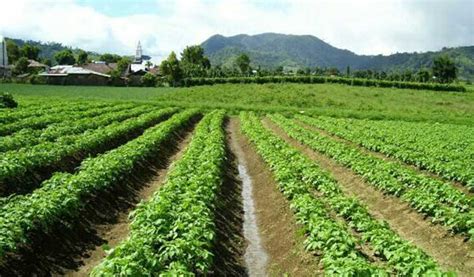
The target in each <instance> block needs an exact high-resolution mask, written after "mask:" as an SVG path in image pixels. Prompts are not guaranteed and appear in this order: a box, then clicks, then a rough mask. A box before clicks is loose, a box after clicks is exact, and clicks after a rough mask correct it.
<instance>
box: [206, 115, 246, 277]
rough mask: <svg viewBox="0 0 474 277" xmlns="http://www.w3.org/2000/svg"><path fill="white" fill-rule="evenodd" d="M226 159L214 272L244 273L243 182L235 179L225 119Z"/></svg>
mask: <svg viewBox="0 0 474 277" xmlns="http://www.w3.org/2000/svg"><path fill="white" fill-rule="evenodd" d="M226 131H227V132H226V140H227V141H226V153H227V157H226V163H225V165H224V168H225V172H224V181H223V183H222V186H221V188H220V190H219V192H218V195H217V203H216V211H215V224H216V241H215V247H214V255H215V258H214V267H213V269H212V274H211V275H214V276H247V272H246V268H245V261H244V253H245V247H246V242H245V238H244V234H243V229H242V228H243V217H244V210H243V206H242V183H241V182H240V180H239V179H238V172H237V160H236V157H235V155H234V152H233V151H232V147H231V145H230V143H231V138H230V133H229V124H228V122H226Z"/></svg>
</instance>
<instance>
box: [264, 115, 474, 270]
mask: <svg viewBox="0 0 474 277" xmlns="http://www.w3.org/2000/svg"><path fill="white" fill-rule="evenodd" d="M263 124H264V125H265V127H267V128H268V129H270V130H272V131H273V132H274V133H276V134H277V135H278V136H280V137H281V138H283V139H284V140H285V141H286V142H288V143H289V144H291V145H292V146H293V147H295V148H296V149H298V150H300V151H301V152H303V153H304V154H306V155H307V156H308V157H309V158H311V159H312V160H314V161H315V162H316V163H317V164H318V165H319V166H320V167H321V168H322V169H324V170H326V171H329V172H331V175H332V176H333V177H334V178H335V179H336V180H337V182H338V184H339V185H340V186H341V189H342V190H343V192H344V193H345V194H346V195H350V196H354V197H356V198H358V199H359V200H361V201H362V202H363V203H364V204H365V205H366V206H367V207H368V209H369V212H370V213H371V215H372V216H374V217H375V218H376V219H380V220H384V221H386V222H387V223H388V224H389V225H390V227H391V228H392V230H394V231H395V232H397V233H398V234H399V235H400V236H401V237H402V238H403V239H405V240H408V241H411V242H412V243H414V244H415V245H417V246H418V247H419V248H420V249H422V250H423V251H425V252H426V253H427V254H428V255H430V256H431V257H433V258H434V259H435V260H436V261H437V262H438V263H439V265H440V266H442V267H443V268H445V269H446V270H452V271H455V272H457V273H458V274H459V275H460V276H470V275H471V274H472V272H474V245H473V243H472V242H466V241H465V239H464V238H463V237H462V236H459V235H451V234H449V233H448V231H447V230H446V229H445V228H443V227H442V226H440V225H433V224H431V223H430V222H429V221H428V220H426V218H424V217H423V215H421V214H419V213H417V212H416V211H415V210H413V209H412V208H411V207H410V206H409V205H408V204H406V203H404V202H402V201H401V200H400V199H398V198H396V197H393V196H388V195H384V194H383V193H381V192H380V191H378V190H377V189H375V188H374V187H372V186H371V185H370V184H367V183H366V182H365V181H364V179H363V178H362V177H360V176H358V175H356V174H355V173H354V172H353V171H352V170H350V169H348V168H346V167H344V166H341V165H339V164H337V163H336V162H335V161H334V160H332V159H330V158H329V157H327V156H324V155H322V154H320V153H318V152H315V151H313V150H311V149H310V148H309V147H307V146H306V145H303V144H301V143H299V142H298V141H296V140H294V139H292V138H290V137H289V136H288V135H287V134H286V133H285V132H284V131H283V130H282V129H281V128H279V127H278V126H277V125H276V124H274V123H273V122H272V121H271V120H269V119H268V118H265V119H264V120H263Z"/></svg>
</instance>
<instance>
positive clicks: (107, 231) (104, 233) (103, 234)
mask: <svg viewBox="0 0 474 277" xmlns="http://www.w3.org/2000/svg"><path fill="white" fill-rule="evenodd" d="M191 139H192V132H188V133H187V134H186V135H185V136H184V138H183V139H181V141H179V143H178V144H177V145H176V146H175V149H174V150H173V152H175V153H174V154H172V156H171V157H170V158H169V159H168V163H167V164H168V166H167V167H161V168H154V169H153V171H154V173H153V176H152V177H151V179H150V180H149V181H147V182H146V183H145V184H144V185H143V186H142V187H141V188H140V189H139V190H138V191H137V192H136V195H135V197H134V199H133V200H132V203H130V207H129V208H128V209H126V210H123V211H120V212H119V213H118V214H117V215H116V221H115V222H114V223H112V224H98V225H96V226H94V227H93V228H94V229H96V230H97V234H98V236H99V237H100V238H101V240H102V241H104V242H105V243H104V244H102V245H96V246H95V248H94V249H91V250H90V251H88V252H87V253H86V254H85V255H84V256H83V257H84V258H83V259H81V260H80V261H78V263H79V264H81V266H80V267H79V268H77V269H74V270H73V271H69V272H65V274H64V275H66V276H86V275H88V274H89V273H90V272H91V271H92V269H93V268H94V267H95V266H96V265H98V264H99V263H100V262H101V261H102V259H103V258H105V257H106V256H107V253H106V250H107V249H109V248H114V247H115V246H117V245H118V244H119V243H120V242H121V241H122V240H124V239H126V238H127V236H128V234H129V223H130V222H129V214H130V212H132V211H133V210H134V209H135V207H136V205H137V204H138V203H140V202H141V201H147V200H148V199H150V198H151V197H152V196H153V194H154V193H155V192H156V191H157V190H159V188H160V186H161V185H162V184H163V183H164V181H165V179H166V175H167V173H168V171H169V170H170V169H171V167H172V166H173V162H174V161H176V160H179V158H180V157H181V156H182V155H183V153H184V152H185V150H186V146H187V145H188V144H189V142H190V141H191Z"/></svg>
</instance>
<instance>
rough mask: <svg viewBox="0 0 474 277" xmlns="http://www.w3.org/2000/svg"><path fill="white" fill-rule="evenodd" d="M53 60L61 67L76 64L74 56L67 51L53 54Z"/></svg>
mask: <svg viewBox="0 0 474 277" xmlns="http://www.w3.org/2000/svg"><path fill="white" fill-rule="evenodd" d="M54 59H55V60H56V62H57V63H58V64H62V65H73V64H75V63H76V58H74V54H73V53H72V51H71V50H69V49H66V50H62V51H59V52H57V53H56V54H54Z"/></svg>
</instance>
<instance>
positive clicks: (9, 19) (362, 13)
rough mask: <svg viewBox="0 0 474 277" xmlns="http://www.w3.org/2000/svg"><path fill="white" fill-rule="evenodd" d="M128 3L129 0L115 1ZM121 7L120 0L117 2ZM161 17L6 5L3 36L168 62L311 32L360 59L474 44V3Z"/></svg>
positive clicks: (301, 7) (323, 5)
mask: <svg viewBox="0 0 474 277" xmlns="http://www.w3.org/2000/svg"><path fill="white" fill-rule="evenodd" d="M115 3H117V5H123V6H124V8H126V5H124V2H123V1H118V2H115ZM112 5H113V3H112ZM150 5H153V6H154V7H159V9H160V11H159V12H158V14H146V11H144V12H143V14H134V15H126V16H110V15H106V14H104V13H101V12H100V11H97V10H95V9H93V8H92V7H89V6H85V5H80V4H78V3H76V2H74V1H72V0H64V1H54V2H53V1H24V0H15V1H8V2H4V3H2V8H3V9H4V10H5V11H7V12H2V16H0V35H4V36H8V37H15V38H23V39H33V40H42V41H56V42H61V43H63V44H66V45H69V46H73V47H80V48H84V49H87V50H92V51H97V52H115V53H119V54H133V51H134V49H135V45H136V42H137V41H138V40H141V41H142V45H143V48H144V52H145V53H146V54H149V55H151V56H154V57H157V58H162V57H164V56H166V55H167V54H168V53H169V52H170V51H172V50H175V51H177V52H179V51H181V50H182V49H183V48H184V46H186V45H191V44H198V43H201V42H202V41H204V40H205V39H207V38H208V37H209V36H211V35H213V34H216V33H219V34H223V35H235V34H241V33H247V34H258V33H262V32H278V33H291V34H311V35H315V36H317V37H319V38H321V39H323V40H325V41H326V42H328V43H330V44H332V45H334V46H336V47H340V48H345V49H349V50H352V51H354V52H356V53H359V54H379V53H382V54H390V53H394V52H397V51H398V52H403V51H426V50H437V49H440V48H441V47H443V46H460V45H473V44H474V14H473V13H474V2H473V1H470V0H460V1H448V0H445V1H443V0H432V1H428V0H425V1H408V0H406V1H402V0H393V1H392V0H390V1H383V2H382V1H376V0H365V1H342V0H332V1H331V0H324V1H311V0H308V1H299V0H294V1H287V0H283V1H276V2H266V1H257V2H255V1H250V0H247V1H244V0H230V1H210V0H176V1H157V2H150Z"/></svg>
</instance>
